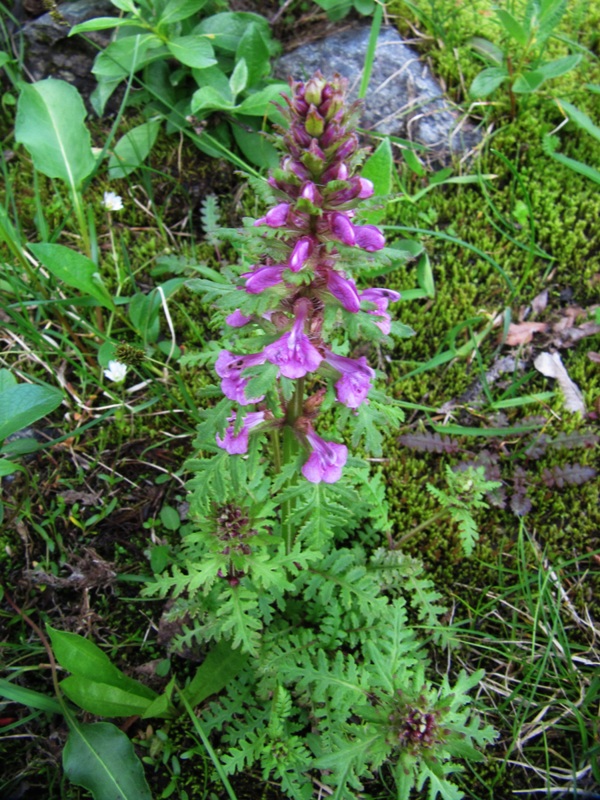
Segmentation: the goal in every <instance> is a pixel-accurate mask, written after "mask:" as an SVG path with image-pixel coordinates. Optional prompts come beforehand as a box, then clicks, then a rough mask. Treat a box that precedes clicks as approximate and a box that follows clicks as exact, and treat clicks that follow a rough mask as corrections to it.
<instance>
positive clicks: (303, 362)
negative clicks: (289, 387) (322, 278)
mask: <svg viewBox="0 0 600 800" xmlns="http://www.w3.org/2000/svg"><path fill="white" fill-rule="evenodd" d="M311 307H312V306H311V303H310V301H309V300H307V299H306V298H300V300H298V301H297V302H296V303H295V305H294V313H295V315H296V319H295V321H294V324H293V326H292V329H291V331H288V332H287V333H284V334H283V336H281V337H280V338H279V339H277V340H276V341H274V342H272V343H271V344H269V345H267V346H266V347H265V349H264V350H263V354H264V356H265V358H266V359H267V360H268V361H270V362H271V363H272V364H275V365H276V366H278V367H279V370H280V372H281V374H282V375H283V376H284V377H285V378H291V379H292V380H296V379H297V378H303V377H304V376H305V375H307V374H308V373H309V372H314V371H315V370H316V369H318V367H319V365H320V363H321V361H323V356H322V355H321V353H319V351H318V350H317V348H316V347H315V346H314V345H313V344H312V342H311V341H310V339H309V338H308V336H307V335H306V334H305V333H304V321H305V320H306V318H307V316H308V313H309V310H310V308H311Z"/></svg>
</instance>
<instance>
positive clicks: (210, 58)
mask: <svg viewBox="0 0 600 800" xmlns="http://www.w3.org/2000/svg"><path fill="white" fill-rule="evenodd" d="M167 48H168V50H169V52H170V53H171V55H172V56H173V57H174V58H176V59H177V60H178V61H180V62H181V63H182V64H185V65H186V67H196V68H197V69H203V68H204V67H212V66H213V65H214V64H216V63H217V59H216V58H215V52H214V50H213V47H212V44H211V43H210V42H209V41H208V39H207V38H206V36H197V35H191V36H177V37H175V39H171V40H169V41H168V42H167Z"/></svg>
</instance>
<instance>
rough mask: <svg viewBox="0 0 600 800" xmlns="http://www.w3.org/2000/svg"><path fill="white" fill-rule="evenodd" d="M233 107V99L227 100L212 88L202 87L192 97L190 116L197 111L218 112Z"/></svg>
mask: <svg viewBox="0 0 600 800" xmlns="http://www.w3.org/2000/svg"><path fill="white" fill-rule="evenodd" d="M233 107H234V103H233V98H232V99H231V100H228V99H227V98H226V97H224V96H223V95H222V94H221V93H220V92H219V91H217V89H215V88H214V87H213V86H203V87H202V88H201V89H197V90H196V91H195V92H194V94H193V95H192V101H191V104H190V108H191V111H192V114H197V113H198V112H199V111H220V110H226V109H227V110H228V109H231V108H233Z"/></svg>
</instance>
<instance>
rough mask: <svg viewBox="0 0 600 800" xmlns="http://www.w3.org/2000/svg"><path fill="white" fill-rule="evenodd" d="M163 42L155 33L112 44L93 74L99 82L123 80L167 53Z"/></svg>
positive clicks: (129, 37) (101, 53) (127, 38)
mask: <svg viewBox="0 0 600 800" xmlns="http://www.w3.org/2000/svg"><path fill="white" fill-rule="evenodd" d="M166 52H167V51H166V48H165V47H163V43H162V41H161V40H160V39H159V38H158V36H156V35H155V34H153V33H137V34H136V35H135V36H125V37H124V38H122V39H117V40H116V41H115V42H111V43H110V44H109V45H108V47H107V48H106V49H104V50H102V51H101V52H100V53H99V54H98V56H97V57H96V60H95V61H94V66H93V68H92V72H93V73H94V75H95V76H96V78H98V80H105V81H111V80H122V79H123V78H127V77H128V76H129V75H130V74H132V73H133V72H135V71H136V70H138V69H140V68H141V67H143V66H144V65H145V64H147V63H149V62H150V61H151V60H153V59H154V58H160V57H161V56H163V55H164V54H165V53H166Z"/></svg>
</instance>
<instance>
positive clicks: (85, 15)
mask: <svg viewBox="0 0 600 800" xmlns="http://www.w3.org/2000/svg"><path fill="white" fill-rule="evenodd" d="M114 12H115V7H114V6H113V5H112V3H110V2H109V0H75V2H72V3H61V4H60V6H58V9H57V11H51V12H48V13H46V14H43V15H42V16H41V17H38V18H37V19H34V20H31V21H30V22H26V23H25V24H23V26H22V29H21V30H22V33H23V36H24V38H25V42H26V52H25V67H26V69H27V70H28V72H29V74H30V76H31V78H32V79H33V80H35V81H39V80H42V79H43V78H57V79H59V80H64V81H68V82H69V83H72V84H73V85H74V86H76V87H77V88H78V89H79V91H80V93H81V94H82V96H83V97H84V98H88V97H89V95H90V94H91V92H92V91H93V90H94V88H95V86H96V79H95V78H94V76H93V75H92V72H91V70H92V65H93V63H94V59H95V57H96V53H97V52H98V49H99V48H104V47H106V45H107V44H108V43H109V41H110V38H111V35H112V32H113V31H112V29H109V30H105V31H94V32H90V33H87V34H85V36H86V38H87V39H89V40H90V42H87V41H86V39H84V38H83V36H73V37H70V38H69V31H70V30H71V28H72V27H73V25H77V24H78V23H80V22H85V21H86V20H88V19H92V18H94V17H106V16H114Z"/></svg>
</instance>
